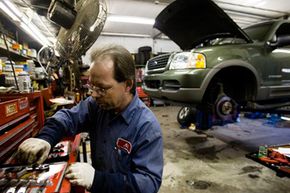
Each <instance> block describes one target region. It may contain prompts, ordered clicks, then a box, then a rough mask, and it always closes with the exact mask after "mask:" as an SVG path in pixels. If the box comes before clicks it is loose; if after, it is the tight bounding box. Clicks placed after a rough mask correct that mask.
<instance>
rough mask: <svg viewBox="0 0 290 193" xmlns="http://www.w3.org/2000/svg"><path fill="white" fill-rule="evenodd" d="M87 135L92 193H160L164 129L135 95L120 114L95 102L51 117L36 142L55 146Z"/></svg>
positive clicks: (91, 101)
mask: <svg viewBox="0 0 290 193" xmlns="http://www.w3.org/2000/svg"><path fill="white" fill-rule="evenodd" d="M80 132H88V133H89V136H90V143H91V157H92V166H93V167H94V168H95V177H94V182H93V185H92V188H91V192H92V193H94V192H97V193H111V192H112V193H113V192H115V193H117V192H124V193H130V192H140V193H154V192H158V190H159V187H160V185H161V181H162V171H163V144H162V134H161V129H160V125H159V123H158V121H157V119H156V117H155V115H154V114H153V113H152V111H151V110H150V109H149V108H148V107H146V106H145V105H144V103H143V102H142V101H141V100H140V99H139V97H138V96H137V95H136V96H134V98H133V100H132V101H131V103H130V104H129V105H128V107H127V108H126V109H125V110H124V111H122V112H121V113H119V114H115V113H114V112H113V111H108V110H103V109H101V108H100V107H99V106H98V104H97V103H96V101H95V100H94V99H93V98H92V97H88V98H87V99H86V100H84V101H81V102H80V103H79V104H78V105H76V106H75V107H73V108H71V109H62V110H60V111H58V112H57V113H56V114H55V115H54V116H53V117H51V118H49V119H48V120H47V121H46V123H45V126H44V128H43V130H42V131H41V132H40V134H39V135H38V138H41V139H44V140H46V141H48V142H49V143H50V144H51V145H52V146H54V145H55V144H56V143H57V142H59V141H60V140H61V138H63V137H64V136H73V135H76V134H78V133H80Z"/></svg>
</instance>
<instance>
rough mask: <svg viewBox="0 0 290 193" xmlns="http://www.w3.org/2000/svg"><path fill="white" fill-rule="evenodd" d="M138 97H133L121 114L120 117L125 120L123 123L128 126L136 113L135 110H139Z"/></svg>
mask: <svg viewBox="0 0 290 193" xmlns="http://www.w3.org/2000/svg"><path fill="white" fill-rule="evenodd" d="M138 99H139V97H138V95H137V94H135V96H134V97H133V100H132V101H131V102H130V104H129V105H128V107H127V108H126V109H125V110H124V111H123V112H122V113H121V116H122V117H123V119H124V120H125V122H126V123H127V124H128V125H129V123H130V122H131V120H132V118H133V117H134V115H135V113H136V112H137V109H138V108H139V106H140V104H139V100H138Z"/></svg>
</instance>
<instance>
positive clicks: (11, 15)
mask: <svg viewBox="0 0 290 193" xmlns="http://www.w3.org/2000/svg"><path fill="white" fill-rule="evenodd" d="M0 8H1V9H2V10H3V11H4V12H5V13H6V14H7V15H8V16H9V17H11V18H12V19H13V20H14V21H18V22H19V21H20V19H19V18H18V17H17V16H16V15H15V14H14V13H13V12H12V11H10V9H9V8H8V7H7V6H6V5H4V4H3V3H2V2H0Z"/></svg>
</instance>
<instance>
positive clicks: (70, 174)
mask: <svg viewBox="0 0 290 193" xmlns="http://www.w3.org/2000/svg"><path fill="white" fill-rule="evenodd" d="M94 176H95V169H94V168H93V167H92V166H91V165H90V164H88V163H80V162H76V163H74V164H71V165H70V166H69V167H68V169H67V170H66V175H65V177H66V178H68V179H69V181H70V183H72V184H75V185H79V186H83V187H85V188H86V189H87V190H89V189H90V188H91V186H92V184H93V181H94Z"/></svg>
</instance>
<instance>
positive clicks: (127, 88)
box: [126, 80, 133, 91]
mask: <svg viewBox="0 0 290 193" xmlns="http://www.w3.org/2000/svg"><path fill="white" fill-rule="evenodd" d="M132 87H133V80H126V91H130V90H131V88H132Z"/></svg>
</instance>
